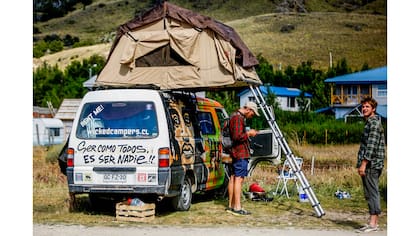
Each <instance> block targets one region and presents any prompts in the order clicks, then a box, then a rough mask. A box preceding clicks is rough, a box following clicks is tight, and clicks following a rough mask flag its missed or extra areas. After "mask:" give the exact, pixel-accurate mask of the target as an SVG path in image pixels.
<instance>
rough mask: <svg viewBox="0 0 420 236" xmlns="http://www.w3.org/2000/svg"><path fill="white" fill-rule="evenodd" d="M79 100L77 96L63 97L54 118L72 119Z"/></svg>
mask: <svg viewBox="0 0 420 236" xmlns="http://www.w3.org/2000/svg"><path fill="white" fill-rule="evenodd" d="M81 102H82V99H79V98H66V99H64V100H63V102H62V103H61V106H60V108H59V109H58V111H57V113H56V114H55V116H54V118H58V119H61V120H73V119H74V117H75V116H76V112H77V109H78V108H79V105H80V103H81Z"/></svg>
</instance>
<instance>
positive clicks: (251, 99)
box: [248, 97, 257, 103]
mask: <svg viewBox="0 0 420 236" xmlns="http://www.w3.org/2000/svg"><path fill="white" fill-rule="evenodd" d="M248 101H250V102H255V103H257V99H255V97H248Z"/></svg>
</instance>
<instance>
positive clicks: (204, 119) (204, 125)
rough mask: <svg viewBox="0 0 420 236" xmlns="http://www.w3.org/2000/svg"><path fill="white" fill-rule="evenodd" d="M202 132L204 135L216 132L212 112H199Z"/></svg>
mask: <svg viewBox="0 0 420 236" xmlns="http://www.w3.org/2000/svg"><path fill="white" fill-rule="evenodd" d="M198 120H199V122H200V128H201V133H202V134H203V135H209V134H216V131H215V127H214V122H213V118H212V116H211V113H210V112H198Z"/></svg>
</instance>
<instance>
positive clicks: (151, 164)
mask: <svg viewBox="0 0 420 236" xmlns="http://www.w3.org/2000/svg"><path fill="white" fill-rule="evenodd" d="M157 114H160V115H159V116H158V115H157ZM164 114H165V112H164V107H163V104H162V101H161V97H160V95H159V93H157V92H156V91H148V90H145V91H143V90H108V91H95V92H91V93H90V94H88V95H86V96H85V98H84V100H83V101H82V103H81V107H80V108H79V111H78V114H77V117H78V119H77V120H75V123H74V127H73V129H72V133H71V138H70V141H69V149H72V152H73V153H74V154H73V160H71V161H70V162H73V163H72V165H73V166H71V165H70V166H69V168H68V169H67V170H68V173H67V176H68V177H69V176H70V179H69V180H68V181H69V190H70V192H75V193H81V192H89V193H91V192H111V193H127V192H128V193H158V194H159V193H160V194H163V193H164V192H165V191H166V190H165V188H164V187H165V182H164V181H165V180H164V178H160V180H161V181H159V176H158V175H159V173H158V172H159V154H160V153H159V150H161V149H162V148H164V149H165V148H166V149H167V150H169V149H168V147H169V138H168V136H169V135H168V132H167V130H168V128H167V122H166V116H165V115H164ZM69 158H71V157H70V156H69ZM69 172H70V173H69ZM149 186H150V187H152V186H153V187H152V188H149Z"/></svg>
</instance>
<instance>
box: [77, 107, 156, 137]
mask: <svg viewBox="0 0 420 236" xmlns="http://www.w3.org/2000/svg"><path fill="white" fill-rule="evenodd" d="M157 135H158V123H157V116H156V109H155V105H154V103H153V102H95V103H86V104H85V105H84V106H83V109H82V112H81V115H80V119H79V121H78V123H77V130H76V136H77V137H78V138H82V139H89V138H101V139H102V138H105V139H113V138H154V137H156V136H157Z"/></svg>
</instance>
